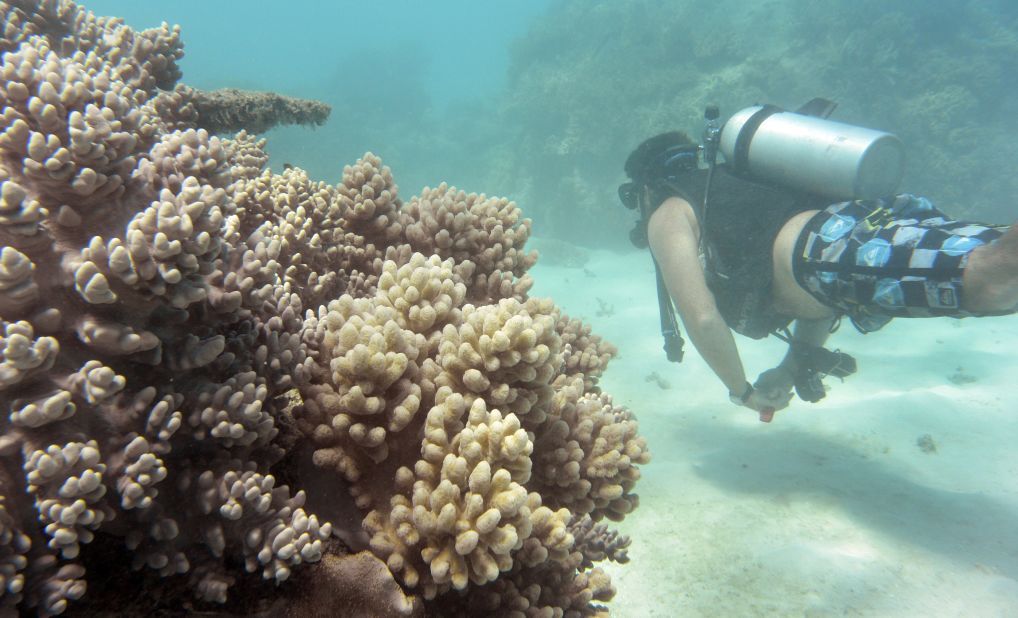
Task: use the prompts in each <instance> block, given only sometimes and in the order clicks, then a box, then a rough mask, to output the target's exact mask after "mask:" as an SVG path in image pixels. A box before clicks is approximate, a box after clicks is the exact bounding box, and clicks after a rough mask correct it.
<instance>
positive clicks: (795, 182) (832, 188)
mask: <svg viewBox="0 0 1018 618" xmlns="http://www.w3.org/2000/svg"><path fill="white" fill-rule="evenodd" d="M816 101H817V99H814V101H811V102H810V103H808V104H807V106H809V105H810V104H812V103H814V102H816ZM820 101H824V100H823V99H820ZM828 103H829V102H828ZM807 106H804V108H803V109H802V110H800V111H797V112H789V111H786V110H783V109H781V108H779V107H775V106H773V105H754V106H752V107H747V108H745V109H743V110H740V111H738V112H736V113H735V114H733V115H732V117H731V118H729V119H728V121H727V122H726V123H725V125H724V127H722V129H721V139H720V144H719V147H720V150H721V153H722V154H723V155H724V157H725V160H726V161H727V162H728V164H729V165H730V166H731V169H732V171H733V172H734V173H735V174H736V175H737V176H742V177H744V178H751V179H754V180H758V181H763V182H769V183H773V184H778V185H783V186H786V187H789V188H794V189H800V190H803V191H807V192H809V193H815V194H819V195H824V196H827V197H831V198H834V199H873V198H877V197H883V196H886V195H891V194H893V193H894V192H895V190H896V189H897V187H898V184H899V183H900V182H901V177H902V175H903V174H904V171H905V150H904V147H903V146H902V143H901V140H899V139H898V138H897V136H895V135H892V134H890V133H885V132H883V131H875V130H873V129H865V128H863V127H857V126H854V125H850V124H845V123H841V122H834V121H832V120H827V119H826V115H824V116H822V117H821V116H820V114H818V113H817V112H812V113H811V112H810V111H807V110H806V108H807ZM830 109H831V110H833V104H832V106H831V108H830ZM825 111H826V113H830V111H828V110H825ZM821 113H823V112H821Z"/></svg>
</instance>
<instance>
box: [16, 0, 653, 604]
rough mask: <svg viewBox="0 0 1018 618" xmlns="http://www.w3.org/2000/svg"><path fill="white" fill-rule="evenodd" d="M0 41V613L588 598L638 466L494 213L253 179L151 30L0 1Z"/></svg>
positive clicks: (604, 352)
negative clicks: (214, 130) (200, 113)
mask: <svg viewBox="0 0 1018 618" xmlns="http://www.w3.org/2000/svg"><path fill="white" fill-rule="evenodd" d="M0 54H2V55H0V78H2V81H0V107H2V111H0V115H2V117H3V122H2V123H0V401H2V402H3V406H4V407H3V410H4V411H3V414H0V613H4V614H6V613H10V612H15V611H20V612H22V613H26V614H27V613H31V614H38V615H44V616H45V615H54V614H59V613H61V612H64V611H65V610H67V609H68V608H70V607H75V608H80V609H82V610H83V611H86V612H95V613H101V612H104V611H108V610H110V609H111V608H113V607H116V609H117V611H127V612H131V611H137V612H142V611H151V608H152V607H154V605H153V604H154V603H161V604H163V607H164V608H166V609H167V610H168V611H171V612H180V611H183V608H185V607H193V604H194V603H198V604H199V607H203V608H212V610H214V608H216V607H218V606H223V604H225V606H224V607H225V610H226V611H229V612H233V613H239V614H244V613H256V612H259V611H263V612H269V613H272V611H274V610H275V609H279V608H278V606H276V605H273V604H274V603H278V602H280V599H282V600H286V601H287V602H290V601H292V603H293V605H292V607H295V608H296V607H299V608H301V611H308V612H312V611H328V610H329V609H330V608H331V606H332V605H335V607H338V608H347V609H350V611H355V610H354V609H351V608H355V607H356V608H363V607H364V604H365V603H370V601H371V599H370V595H366V594H365V593H364V590H379V591H384V592H383V593H380V594H383V596H384V599H382V598H379V599H378V602H379V603H380V604H381V605H384V606H385V607H387V608H390V609H391V610H392V611H393V612H396V613H398V614H400V615H413V614H417V615H420V613H421V612H423V611H433V612H435V613H438V614H449V615H451V614H453V613H455V612H456V611H460V609H461V608H470V607H475V606H476V607H486V608H492V609H491V611H496V610H505V611H523V612H530V613H535V612H539V613H541V615H544V614H549V612H550V615H554V614H556V613H557V614H559V615H561V614H562V613H569V614H570V615H572V614H573V613H576V614H577V615H593V614H595V613H597V612H600V611H602V606H600V605H598V603H601V602H606V601H608V600H610V598H611V596H612V594H613V588H612V587H611V583H610V580H608V578H607V575H605V574H604V573H603V572H602V571H601V570H599V569H597V568H596V567H595V566H594V563H595V562H597V561H599V560H602V559H614V560H619V561H621V560H623V559H624V558H625V552H624V547H625V541H624V538H618V537H612V536H611V534H612V533H611V532H610V531H608V530H607V529H605V528H596V527H593V524H592V523H590V522H591V521H592V520H593V519H601V518H602V517H607V518H609V519H619V518H621V517H623V516H624V515H625V514H626V513H628V512H629V511H630V510H631V509H632V508H633V507H635V506H636V504H637V499H636V496H635V494H634V493H633V490H634V484H635V482H636V480H637V479H638V477H639V472H638V466H639V465H641V464H644V463H646V462H647V460H648V454H647V451H646V446H645V444H644V443H643V441H642V439H640V438H639V436H638V435H637V434H636V423H635V421H634V420H633V418H632V416H631V415H630V413H629V412H628V411H626V410H624V409H622V408H618V407H616V406H615V405H614V404H613V403H612V402H611V399H610V398H609V397H608V396H607V395H604V394H601V393H600V392H599V391H598V390H597V379H598V377H599V376H600V375H601V373H602V372H603V370H604V366H605V364H606V363H607V361H608V359H609V358H610V356H611V348H610V347H609V346H608V345H607V344H605V343H603V342H601V341H600V340H599V339H597V338H596V336H594V335H592V334H590V332H589V329H588V328H587V327H585V326H584V325H583V324H582V323H580V322H578V321H570V320H568V318H565V317H564V316H563V315H562V314H561V313H560V312H559V311H558V309H557V308H556V307H555V305H554V304H553V303H552V302H551V301H550V300H546V299H533V298H528V296H527V291H528V290H529V288H530V285H531V281H530V278H529V276H528V275H527V274H526V271H527V269H528V268H529V267H530V266H531V265H532V264H533V263H534V260H535V259H536V256H535V255H533V254H531V253H527V252H525V250H524V245H525V243H526V240H527V238H528V236H529V231H530V223H529V221H528V220H526V219H523V218H522V215H521V212H520V210H519V208H518V207H517V206H516V205H515V204H514V203H513V202H510V201H509V200H505V199H500V198H491V197H487V196H484V195H478V194H467V193H465V192H462V191H459V190H457V189H455V188H453V187H449V186H447V185H444V184H442V185H439V186H438V188H436V189H425V190H424V191H423V192H422V193H421V194H420V195H419V196H416V197H413V198H411V199H410V200H409V201H407V202H406V203H404V202H403V201H402V200H401V198H400V197H399V191H398V187H397V185H396V184H395V181H394V179H393V175H392V172H391V170H389V168H388V167H386V166H385V165H384V164H383V163H382V161H381V159H380V158H379V157H377V156H375V155H373V154H371V153H367V154H365V155H364V157H363V158H362V159H360V160H359V161H357V162H355V163H354V164H353V165H350V166H348V167H347V168H346V169H345V170H344V173H343V179H342V181H341V182H340V183H339V184H338V185H335V186H333V185H329V184H327V183H323V182H318V181H314V180H312V179H311V178H309V177H308V176H307V174H306V173H305V172H303V171H302V170H300V169H297V168H293V169H287V170H284V171H283V172H282V173H279V174H276V173H273V172H272V171H270V170H266V169H265V166H266V163H267V161H268V156H267V154H266V153H265V150H264V147H265V141H264V140H259V139H257V138H255V137H254V136H251V135H248V134H247V133H245V132H241V133H239V134H237V135H235V136H233V137H229V138H227V137H217V136H214V135H210V134H209V133H208V132H207V131H206V130H204V129H202V128H199V126H198V124H197V122H198V121H197V115H196V114H195V111H194V109H193V106H189V103H188V102H187V101H186V100H185V99H186V97H185V96H184V94H185V92H184V91H183V90H181V89H174V87H175V85H176V82H177V80H178V79H179V78H180V71H179V69H178V67H177V64H176V61H177V60H178V59H179V58H180V56H181V54H182V44H181V42H180V37H179V31H178V30H177V29H176V28H170V27H169V26H167V25H163V26H161V27H159V28H155V29H152V30H146V31H143V32H135V31H134V30H132V29H130V28H128V27H127V26H125V25H124V24H123V23H122V22H121V21H120V20H116V19H107V18H100V17H96V16H94V15H93V14H91V13H89V12H87V11H85V10H84V9H82V8H80V7H78V6H77V5H75V4H73V3H72V2H69V1H68V0H39V1H36V2H32V1H28V0H9V1H8V0H4V1H0ZM578 522H579V523H578ZM583 522H586V523H583ZM617 548H622V549H617ZM358 577H363V578H365V579H367V580H370V581H364V582H362V581H360V580H359V579H358ZM97 582H103V585H96V583H97ZM319 584H320V585H319ZM362 584H363V585H364V586H365V588H364V589H360V586H361V585H362ZM163 585H165V586H166V588H165V593H164V592H163V591H162V589H161V592H160V594H158V595H151V594H149V593H150V592H151V590H152V589H153V588H156V587H160V586H163ZM238 587H240V588H242V589H243V590H244V594H236V593H235V591H236V589H237V588H238ZM277 587H278V589H277ZM118 588H123V591H122V592H121V593H120V594H121V596H120V597H117V596H116V594H117V593H116V590H117V589H118ZM139 590H141V591H142V592H141V594H139V592H138V591H139ZM301 591H303V592H301ZM156 597H158V601H157V600H155V599H156ZM139 598H140V599H141V600H139ZM144 602H147V603H148V604H147V605H145V604H144ZM124 603H136V604H139V605H134V606H131V605H124ZM313 603H329V604H330V607H327V608H318V610H314V609H313V608H310V606H309V604H313ZM212 610H210V611H212ZM379 611H382V610H381V609H380V610H379Z"/></svg>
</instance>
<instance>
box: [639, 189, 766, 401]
mask: <svg viewBox="0 0 1018 618" xmlns="http://www.w3.org/2000/svg"><path fill="white" fill-rule="evenodd" d="M688 207H689V205H688V203H686V202H685V201H684V200H682V199H680V198H677V197H671V198H668V199H667V200H665V202H664V203H663V204H662V205H661V206H660V207H659V208H658V209H657V210H656V211H655V212H654V214H653V215H651V217H650V221H649V222H648V223H649V225H648V226H647V236H648V240H649V241H650V248H651V251H652V252H653V253H654V258H655V259H656V260H657V263H658V266H659V267H660V268H661V275H662V276H663V277H664V281H665V285H666V286H667V287H668V292H669V293H670V294H671V297H672V298H673V299H674V300H675V308H676V309H677V310H678V313H679V316H680V317H681V318H682V324H683V326H685V328H686V332H687V333H688V334H689V338H690V340H691V341H692V342H693V345H694V346H696V350H697V352H699V353H700V356H702V357H703V359H704V361H706V362H707V364H708V365H709V366H710V368H711V369H712V370H713V371H714V373H715V374H717V376H718V378H720V379H721V381H722V382H724V384H725V387H726V388H728V391H729V392H730V393H738V392H741V391H742V390H743V388H744V387H745V384H746V372H745V371H744V369H743V367H742V360H741V359H740V358H739V351H738V349H737V348H736V346H735V338H734V337H732V331H731V330H729V328H728V325H727V324H726V323H725V320H724V318H722V317H721V313H720V312H719V311H718V308H717V305H716V304H715V302H714V295H713V294H711V291H710V289H708V288H707V281H706V280H705V278H704V274H703V268H702V267H701V266H700V258H699V254H698V249H697V247H698V242H697V239H696V234H695V233H694V232H693V228H692V225H691V223H690V221H689V218H688V216H687V214H686V213H685V212H684V208H688Z"/></svg>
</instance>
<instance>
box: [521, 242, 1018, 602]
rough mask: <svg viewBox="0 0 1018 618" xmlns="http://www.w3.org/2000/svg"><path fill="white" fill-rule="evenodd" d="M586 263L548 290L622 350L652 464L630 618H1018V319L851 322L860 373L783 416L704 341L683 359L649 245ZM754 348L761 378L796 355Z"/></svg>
mask: <svg viewBox="0 0 1018 618" xmlns="http://www.w3.org/2000/svg"><path fill="white" fill-rule="evenodd" d="M586 268H587V271H586V272H584V270H581V269H575V268H557V267H550V266H543V265H540V264H539V265H538V266H537V267H536V268H535V270H534V272H533V274H534V275H535V279H536V280H537V282H538V284H537V286H536V287H535V289H534V291H533V294H534V295H539V296H540V295H550V296H553V297H554V298H555V300H556V301H557V302H558V303H559V304H560V306H562V307H563V308H564V309H565V310H566V311H567V312H568V313H569V314H570V315H573V316H576V317H582V318H584V319H586V320H587V321H588V322H591V323H592V324H593V325H594V327H595V330H596V332H597V333H598V334H600V335H602V336H604V337H605V338H607V339H609V340H611V341H612V342H613V343H615V344H616V345H617V346H618V348H619V351H620V354H619V357H618V358H616V359H615V360H614V361H613V362H612V364H611V365H610V367H609V370H608V373H607V375H606V376H605V377H604V378H603V380H602V385H603V386H604V388H605V390H607V391H608V392H610V393H612V394H613V395H614V396H615V400H616V402H617V403H621V404H624V405H626V406H628V407H630V408H631V409H632V410H633V411H634V412H635V413H636V415H637V417H638V418H639V421H640V428H641V433H642V434H643V435H644V436H646V437H647V439H648V441H649V443H650V447H651V452H652V455H653V461H652V462H651V463H650V464H649V465H647V466H645V467H644V470H643V478H642V480H641V481H640V484H639V485H638V493H639V494H640V508H639V509H638V510H637V511H636V512H634V513H633V514H631V515H630V516H629V517H628V518H627V519H626V520H625V521H624V522H622V523H621V524H620V525H619V526H618V527H619V529H620V530H621V531H622V532H623V533H625V534H628V535H630V536H631V538H632V541H633V543H632V546H631V548H630V552H629V554H630V558H631V560H630V562H629V564H626V565H614V564H609V565H608V566H606V569H607V570H609V571H610V572H611V574H612V577H613V580H614V582H615V585H616V587H617V588H618V594H617V596H616V597H615V600H614V601H613V602H612V604H611V606H612V612H613V615H615V616H620V617H638V618H645V617H650V616H712V617H713V616H725V617H731V616H966V617H968V616H1018V480H1016V474H1015V473H1016V471H1018V452H1016V449H1015V448H1014V445H1015V444H1016V443H1018V317H1004V318H985V319H967V320H964V321H958V320H951V319H936V320H896V321H894V322H892V323H891V324H890V325H889V326H887V327H886V328H885V329H884V330H882V331H880V332H878V333H874V334H870V335H866V336H862V335H859V334H858V333H857V332H856V331H855V330H854V329H853V328H852V326H851V325H850V324H848V323H847V321H846V323H845V324H844V325H843V326H842V328H841V330H840V331H839V332H838V333H836V334H835V335H834V336H833V337H832V339H831V341H830V344H829V345H830V346H831V347H841V348H843V349H844V350H845V351H846V352H849V353H850V354H852V355H854V356H855V357H856V358H857V359H858V361H859V373H858V374H856V375H854V376H852V377H851V378H849V379H848V380H847V381H845V382H844V383H841V382H839V381H838V380H836V379H832V378H828V380H827V384H828V387H829V388H828V393H829V394H828V396H827V398H826V399H825V400H823V401H822V402H820V403H818V404H808V403H805V402H802V401H799V400H798V399H796V400H795V401H794V402H793V404H792V406H791V407H790V408H789V409H787V410H785V411H783V412H779V413H778V415H777V416H776V418H775V420H774V422H773V423H771V424H764V423H760V422H759V421H757V420H756V414H755V413H754V412H751V411H749V410H747V409H745V408H737V407H736V406H734V405H732V404H731V403H729V402H728V399H727V393H726V390H725V388H724V387H723V386H722V385H721V383H720V382H719V381H718V380H717V379H716V378H715V377H714V375H713V374H712V373H711V372H710V370H709V369H708V368H707V366H706V365H705V364H704V363H703V361H701V360H700V358H699V356H698V355H697V354H696V351H695V350H694V349H693V347H692V344H690V343H688V342H687V344H686V349H687V354H686V360H685V362H683V363H682V364H680V365H675V364H672V363H668V362H667V360H666V359H665V357H664V353H663V352H662V351H661V338H660V335H659V334H658V317H657V302H656V297H655V288H654V276H653V269H652V267H651V265H650V258H649V255H648V254H647V253H636V252H633V253H628V254H614V253H608V252H599V253H594V254H593V257H592V260H591V262H589V263H588V264H587V267H586ZM598 298H601V299H603V301H604V302H605V303H607V304H608V305H612V306H614V314H612V315H602V316H597V315H596V314H597V312H598V310H599V303H598V301H597V299H598ZM737 339H738V343H739V348H740V351H741V353H742V357H743V362H744V363H745V364H746V369H747V373H748V374H749V375H750V376H751V380H752V379H754V378H755V376H756V375H757V374H758V373H759V372H761V371H763V370H764V369H766V368H768V367H771V366H773V365H774V364H776V363H777V362H778V361H779V360H780V358H781V356H782V354H783V345H784V344H781V342H779V341H777V340H776V339H773V338H772V339H771V340H768V341H763V342H755V341H751V340H749V339H745V338H742V337H739V338H737ZM959 367H960V368H961V373H963V374H965V375H969V376H972V377H974V378H976V380H975V381H974V382H971V383H967V384H960V385H958V384H954V383H952V382H951V381H950V380H949V379H948V376H951V375H953V374H956V373H958V371H959ZM652 372H657V374H658V375H659V376H661V377H662V378H664V379H665V380H667V381H668V382H669V383H670V388H668V389H662V388H660V387H659V386H658V385H656V384H654V383H652V382H647V381H646V376H647V375H648V374H650V373H652ZM924 434H929V436H930V437H931V438H932V439H933V442H934V443H935V445H936V452H934V453H927V452H924V451H923V450H922V449H920V448H919V446H918V445H917V439H918V438H919V437H920V436H923V435H924Z"/></svg>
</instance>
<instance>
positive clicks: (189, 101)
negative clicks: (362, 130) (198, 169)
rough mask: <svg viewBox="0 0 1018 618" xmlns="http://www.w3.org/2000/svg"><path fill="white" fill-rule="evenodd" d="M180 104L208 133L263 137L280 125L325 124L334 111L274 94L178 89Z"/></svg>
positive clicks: (315, 102) (307, 101)
mask: <svg viewBox="0 0 1018 618" xmlns="http://www.w3.org/2000/svg"><path fill="white" fill-rule="evenodd" d="M176 94H177V95H178V97H179V101H180V104H183V105H191V106H193V107H194V113H195V115H196V118H195V120H194V124H195V126H197V127H198V128H200V129H205V130H206V131H208V132H209V133H213V134H223V133H236V132H237V131H249V132H251V133H264V132H266V131H268V130H269V129H271V128H272V127H275V126H277V125H283V124H299V125H310V126H319V125H322V124H325V121H326V120H327V119H328V117H329V113H330V112H331V111H332V108H331V107H330V106H329V105H328V104H326V103H322V102H321V101H311V100H308V99H297V98H294V97H288V96H284V95H281V94H276V93H275V92H252V91H249V90H238V89H236V88H220V89H219V90H211V91H208V90H198V89H196V88H190V87H188V86H177V88H176Z"/></svg>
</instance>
